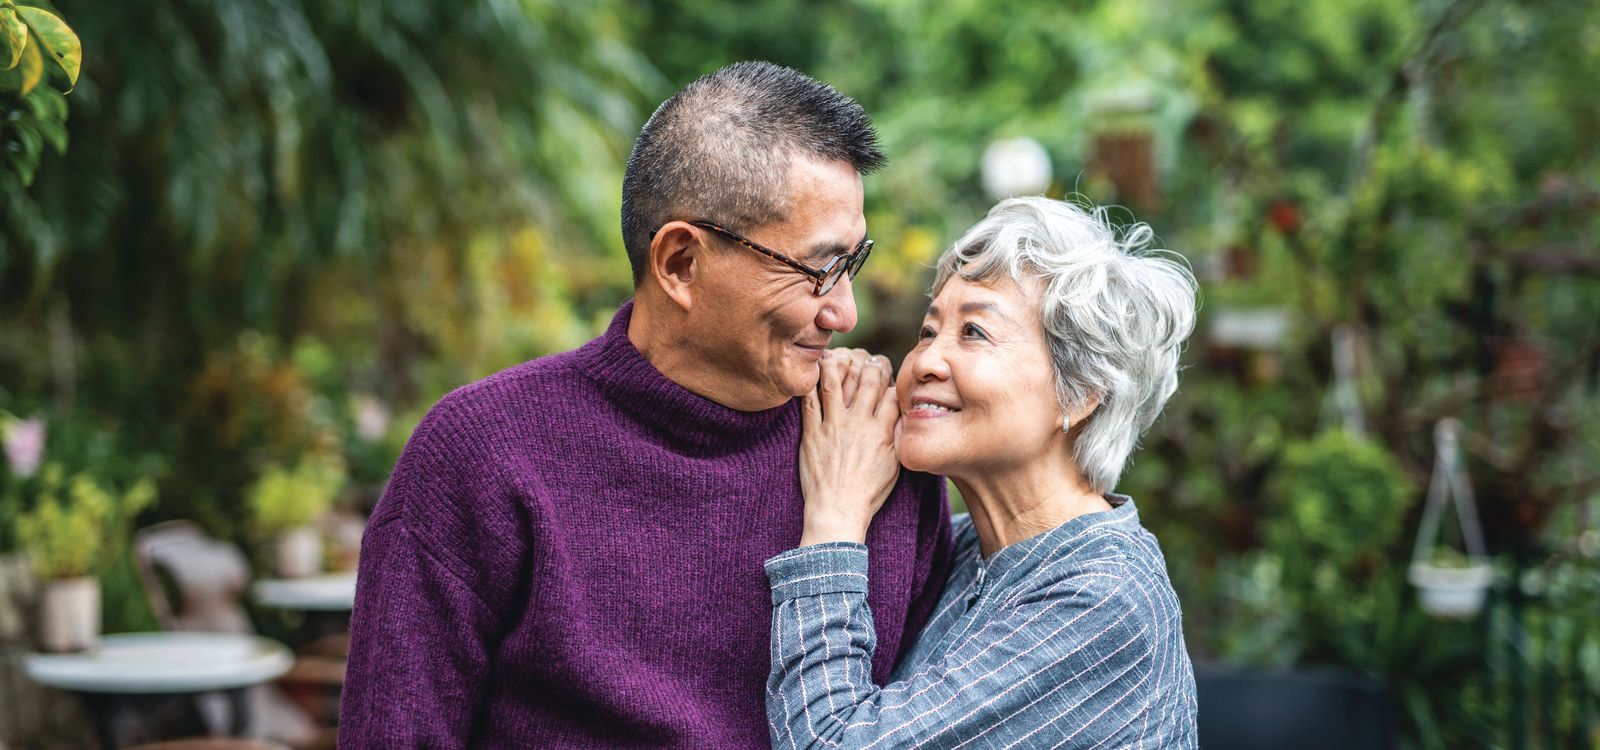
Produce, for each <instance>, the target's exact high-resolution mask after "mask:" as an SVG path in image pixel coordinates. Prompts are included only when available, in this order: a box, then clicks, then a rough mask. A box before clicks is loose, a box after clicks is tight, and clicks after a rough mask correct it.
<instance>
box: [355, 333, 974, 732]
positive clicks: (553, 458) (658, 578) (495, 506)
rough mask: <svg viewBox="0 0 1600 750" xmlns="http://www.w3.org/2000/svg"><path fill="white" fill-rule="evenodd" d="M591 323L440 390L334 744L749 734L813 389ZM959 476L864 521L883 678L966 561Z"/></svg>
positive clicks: (382, 527)
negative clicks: (753, 386)
mask: <svg viewBox="0 0 1600 750" xmlns="http://www.w3.org/2000/svg"><path fill="white" fill-rule="evenodd" d="M632 310H633V305H632V303H631V302H630V303H628V304H624V305H623V306H622V309H621V310H619V311H618V312H617V315H616V318H615V319H614V320H613V321H612V323H611V327H610V329H609V330H607V331H606V333H605V334H604V335H603V336H601V337H600V338H598V339H595V340H594V341H591V342H589V343H588V344H586V345H584V346H583V347H582V348H579V349H577V350H575V351H571V352H567V353H565V354H559V355H554V356H550V357H543V358H540V359H536V360H533V361H530V362H526V363H524V364H521V365H518V366H516V367H512V368H510V369H507V370H504V371H502V372H500V373H498V374H495V375H493V376H490V377H488V378H485V379H483V380H480V381H478V382H476V383H472V384H471V385H468V386H465V387H463V388H460V389H458V390H456V391H454V392H452V393H450V394H449V395H447V396H445V397H444V398H443V399H442V400H441V401H440V402H439V403H438V404H437V405H435V406H434V408H433V409H432V410H431V411H430V412H429V413H428V415H427V417H426V418H424V419H423V420H422V423H421V424H420V425H418V427H417V429H416V432H415V433H413V434H412V436H411V441H410V442H409V443H408V444H407V445H406V449H405V451H404V453H403V454H402V455H401V456H400V461H399V463H398V464H397V465H396V466H395V470H394V475H393V476H392V477H391V478H390V480H389V486H388V488H387V490H386V491H385V492H384V495H383V499H382V500H381V501H380V502H379V503H378V507H377V509H376V510H375V511H374V512H373V515H372V519H371V521H370V523H369V526H368V529H367V535H366V538H365V541H364V542H363V543H362V548H361V571H360V578H359V583H358V585H357V588H356V605H355V612H354V614H353V615H352V619H351V638H350V661H349V668H348V672H347V673H346V677H345V685H344V695H343V705H342V706H341V709H340V718H339V746H340V747H341V748H353V747H364V748H365V747H381V748H401V747H430V748H452V747H467V746H471V747H483V748H511V747H517V748H525V747H540V748H546V747H607V748H611V747H651V748H655V747H678V748H754V747H766V746H768V743H769V739H768V738H769V736H770V733H769V728H768V726H767V721H766V713H765V708H764V703H765V699H766V680H767V670H768V667H769V666H770V660H769V654H768V650H769V648H770V643H769V638H768V636H769V628H770V618H771V616H772V601H771V592H770V591H769V588H768V585H767V580H766V574H765V571H764V569H763V567H762V563H763V562H764V561H765V560H766V559H767V558H770V557H772V556H773V555H776V554H778V553H779V552H782V551H784V550H787V549H791V548H793V547H795V546H796V545H797V544H798V543H799V541H800V525H801V508H802V498H801V495H800V484H799V475H798V473H797V469H796V466H795V461H796V457H797V451H798V448H799V440H800V417H799V408H798V403H797V402H795V401H791V402H789V403H788V404H785V405H783V406H780V407H778V408H775V409H770V410H767V411H761V412H740V411H735V410H732V409H728V408H726V407H723V406H721V405H719V404H717V403H715V402H712V401H710V400H707V399H705V398H703V397H700V396H697V395H695V394H693V393H691V392H689V391H687V390H685V389H683V388H682V387H680V386H678V385H677V384H675V383H673V382H672V381H670V380H668V379H667V378H666V377H665V376H663V375H662V374H661V373H660V372H659V371H658V370H656V369H655V367H654V366H652V365H651V364H650V362H649V361H648V360H646V359H645V358H644V356H643V355H642V354H640V353H639V350H638V349H636V348H635V347H634V346H633V344H632V343H631V342H630V341H629V340H628V336H627V330H628V320H629V317H630V315H631V313H632ZM949 528H950V522H949V509H948V506H947V504H946V502H945V497H944V489H943V482H942V481H938V480H936V479H934V478H933V477H930V476H928V475H923V474H914V473H911V472H902V474H901V477H900V481H899V483H898V484H897V485H896V487H895V490H894V495H893V497H891V498H890V499H889V501H888V503H887V504H886V505H885V507H884V509H883V510H882V511H881V512H880V513H879V514H878V516H877V519H876V520H875V521H874V522H873V525H872V528H871V530H870V531H869V533H868V535H867V546H868V547H869V549H870V550H871V553H870V554H871V557H870V559H871V563H870V565H871V571H870V572H871V576H872V578H871V580H872V584H871V585H872V588H871V592H870V593H869V596H868V604H869V606H870V607H871V609H872V613H873V616H874V622H875V623H876V626H877V638H878V649H877V658H876V659H875V660H874V661H873V665H872V666H873V676H874V678H875V679H876V680H877V681H878V682H880V683H881V682H883V681H884V680H885V679H886V677H887V676H888V674H889V671H890V669H891V667H892V666H893V664H894V661H895V659H896V657H898V656H899V655H900V654H901V653H902V652H903V651H904V650H906V649H907V648H909V646H910V644H911V642H912V641H914V640H915V638H916V635H917V633H918V632H919V631H920V630H921V628H922V625H923V623H924V622H925V621H926V619H927V616H928V613H929V610H930V609H931V607H932V606H933V604H934V603H935V602H936V601H937V600H938V598H939V594H940V589H941V587H942V585H943V582H944V579H945V576H946V573H947V570H948V566H949V560H950V531H949Z"/></svg>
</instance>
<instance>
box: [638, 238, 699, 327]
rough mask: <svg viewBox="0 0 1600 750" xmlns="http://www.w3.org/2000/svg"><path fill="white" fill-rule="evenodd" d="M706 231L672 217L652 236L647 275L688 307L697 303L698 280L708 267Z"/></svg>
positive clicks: (684, 306)
mask: <svg viewBox="0 0 1600 750" xmlns="http://www.w3.org/2000/svg"><path fill="white" fill-rule="evenodd" d="M705 251H706V247H705V235H704V233H703V232H701V231H700V230H698V229H696V228H695V227H694V226H693V225H691V224H688V223H686V222H682V221H669V222H667V223H666V224H664V225H662V227H661V229H659V230H657V231H656V233H655V235H654V236H652V237H651V238H650V266H649V268H648V269H647V273H646V278H647V279H649V280H651V281H654V282H655V284H656V286H658V287H660V288H661V291H662V292H663V293H665V294H666V296H667V298H668V299H671V300H672V301H673V302H675V303H677V305H678V307H681V308H683V309H684V310H685V311H687V310H688V309H689V308H691V307H693V306H694V293H695V282H696V281H697V280H699V279H700V277H701V276H703V275H704V271H705V258H706V253H705Z"/></svg>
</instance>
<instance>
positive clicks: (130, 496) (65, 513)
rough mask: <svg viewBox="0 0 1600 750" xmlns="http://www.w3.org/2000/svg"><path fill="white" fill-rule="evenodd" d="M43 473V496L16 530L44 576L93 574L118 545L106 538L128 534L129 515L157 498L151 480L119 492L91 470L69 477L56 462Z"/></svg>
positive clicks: (41, 495) (134, 513) (23, 545)
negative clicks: (65, 476)
mask: <svg viewBox="0 0 1600 750" xmlns="http://www.w3.org/2000/svg"><path fill="white" fill-rule="evenodd" d="M40 475H41V480H40V486H39V493H40V494H39V496H38V499H37V500H36V501H35V503H34V505H33V509H32V510H29V511H27V512H24V513H22V514H21V515H20V516H19V517H18V518H17V528H16V534H17V540H18V542H19V544H20V545H21V547H22V549H24V550H26V551H28V552H29V553H30V554H32V556H33V559H34V564H35V566H36V567H37V569H38V571H39V575H40V576H42V577H44V578H73V577H77V576H86V575H93V574H94V573H95V572H96V571H97V570H98V569H99V568H100V566H101V565H102V564H103V563H105V562H106V560H107V559H108V558H107V552H108V551H110V552H113V553H114V552H115V551H116V550H117V549H118V548H117V547H115V546H113V545H108V544H107V539H108V538H113V539H114V538H117V535H118V534H126V533H127V529H126V522H127V520H128V519H130V518H132V517H133V516H135V515H137V514H138V513H139V512H140V511H142V510H144V509H145V508H147V507H149V506H151V505H152V504H154V502H155V500H156V491H155V485H154V483H153V482H151V481H149V480H141V481H139V482H136V483H134V484H133V485H132V486H131V487H129V488H128V489H127V490H126V491H125V492H120V493H119V492H116V491H115V490H113V489H110V488H107V487H106V486H104V485H102V484H101V483H100V482H99V481H98V480H96V479H95V478H94V477H93V476H91V475H89V474H82V473H80V474H75V475H73V476H72V477H70V478H64V475H63V472H62V470H61V467H60V466H57V465H46V466H45V467H44V468H43V470H42V471H41V472H40Z"/></svg>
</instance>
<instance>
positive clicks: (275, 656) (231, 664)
mask: <svg viewBox="0 0 1600 750" xmlns="http://www.w3.org/2000/svg"><path fill="white" fill-rule="evenodd" d="M293 665H294V656H293V655H292V654H291V653H290V652H289V649H288V647H286V646H284V645H283V644H281V643H278V642H277V641H274V640H272V639H270V638H262V637H261V636H256V635H240V634H235V633H178V632H171V633H118V634H115V635H107V636H103V637H102V638H101V639H100V645H99V646H98V647H97V648H95V649H93V650H90V651H85V652H82V653H76V654H28V656H27V658H26V660H25V666H26V669H27V672H28V677H29V678H30V679H32V680H33V681H34V682H38V683H41V684H44V685H49V686H51V687H56V688H62V689H64V690H76V691H79V692H85V693H197V692H204V691H208V690H231V689H234V688H242V687H249V686H251V685H259V684H261V683H264V682H268V681H271V680H274V679H277V678H278V677H279V676H281V675H283V673H285V672H287V671H289V667H291V666H293Z"/></svg>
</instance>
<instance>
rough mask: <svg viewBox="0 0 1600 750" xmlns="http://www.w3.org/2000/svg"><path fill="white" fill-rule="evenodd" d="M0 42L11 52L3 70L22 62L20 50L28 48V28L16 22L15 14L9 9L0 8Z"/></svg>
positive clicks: (20, 22)
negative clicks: (9, 59)
mask: <svg viewBox="0 0 1600 750" xmlns="http://www.w3.org/2000/svg"><path fill="white" fill-rule="evenodd" d="M0 41H4V42H5V45H6V49H9V50H11V61H10V62H9V63H7V64H6V67H5V69H6V70H10V69H12V68H15V67H17V63H19V62H22V49H23V48H24V47H27V46H28V27H26V26H23V25H22V21H19V20H17V12H16V11H15V10H12V9H10V8H4V7H0Z"/></svg>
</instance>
